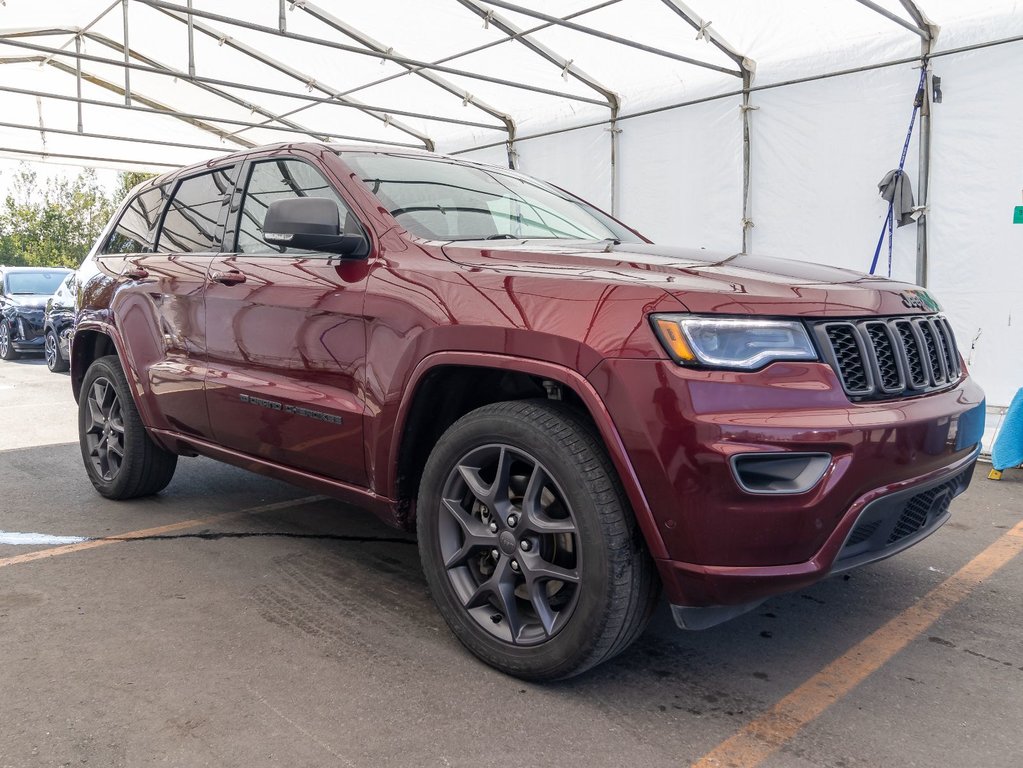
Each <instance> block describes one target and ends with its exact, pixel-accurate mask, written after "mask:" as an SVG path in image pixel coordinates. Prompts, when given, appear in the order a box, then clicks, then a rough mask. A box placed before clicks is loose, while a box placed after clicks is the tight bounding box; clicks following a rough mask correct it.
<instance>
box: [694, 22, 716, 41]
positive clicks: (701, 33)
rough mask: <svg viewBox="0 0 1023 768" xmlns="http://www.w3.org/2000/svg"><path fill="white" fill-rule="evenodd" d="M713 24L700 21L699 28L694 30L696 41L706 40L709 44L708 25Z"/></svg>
mask: <svg viewBox="0 0 1023 768" xmlns="http://www.w3.org/2000/svg"><path fill="white" fill-rule="evenodd" d="M713 23H714V22H713V21H701V22H700V28H699V29H698V30H696V39H697V40H706V41H707V42H708V43H709V42H710V25H711V24H713Z"/></svg>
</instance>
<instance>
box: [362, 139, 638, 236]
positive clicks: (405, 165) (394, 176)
mask: <svg viewBox="0 0 1023 768" xmlns="http://www.w3.org/2000/svg"><path fill="white" fill-rule="evenodd" d="M342 157H343V158H344V161H345V163H347V164H348V165H349V166H351V168H352V170H353V171H355V172H356V173H357V174H358V175H359V178H361V179H362V180H363V182H365V184H366V186H368V187H369V189H370V191H371V192H372V193H373V194H374V195H376V196H377V198H378V199H379V200H380V201H381V202H382V203H383V204H384V206H385V207H386V208H387V210H388V211H389V212H390V214H391V215H392V216H393V217H394V218H395V219H397V221H398V222H399V223H400V224H401V225H402V226H403V227H405V228H406V229H407V230H408V231H409V232H411V233H412V234H414V235H417V236H419V237H424V238H428V239H430V240H488V239H489V240H497V239H513V238H514V239H534V238H545V239H546V238H557V239H569V240H618V241H623V242H630V243H638V242H641V240H640V239H639V238H637V237H636V235H634V234H633V233H632V232H630V231H629V230H627V229H626V228H625V227H623V226H622V225H621V224H618V223H617V222H616V221H613V220H612V219H610V218H609V217H608V216H605V215H604V214H602V213H601V212H600V211H598V210H597V209H596V208H594V207H593V206H591V205H589V204H588V203H585V202H583V201H582V200H579V199H578V198H575V197H572V196H571V195H569V194H567V193H565V192H562V191H560V190H558V189H555V188H554V187H551V186H549V185H547V184H544V183H543V182H540V181H537V180H535V179H530V178H528V177H525V176H521V175H519V174H517V173H515V172H513V171H503V170H502V169H500V168H495V167H490V166H479V165H472V164H467V163H461V162H458V161H457V160H452V159H450V158H444V157H429V156H424V157H417V156H412V155H388V154H381V153H368V152H366V153H363V152H344V153H342Z"/></svg>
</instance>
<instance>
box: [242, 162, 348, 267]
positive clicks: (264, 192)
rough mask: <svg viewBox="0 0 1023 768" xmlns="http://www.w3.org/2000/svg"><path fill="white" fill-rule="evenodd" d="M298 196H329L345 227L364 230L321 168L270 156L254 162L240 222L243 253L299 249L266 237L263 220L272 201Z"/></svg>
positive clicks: (344, 228) (291, 251) (296, 250)
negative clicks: (268, 239) (267, 239)
mask: <svg viewBox="0 0 1023 768" xmlns="http://www.w3.org/2000/svg"><path fill="white" fill-rule="evenodd" d="M294 197H325V198H327V199H328V200H332V201H333V202H334V203H335V204H336V205H337V207H338V214H339V221H340V222H341V227H342V231H343V232H346V233H353V232H361V231H362V229H361V226H360V225H359V222H358V219H356V218H355V214H353V213H352V212H351V210H350V209H349V208H348V206H347V205H346V204H345V202H344V200H342V199H341V197H340V196H339V195H338V193H337V192H335V191H334V188H333V187H332V186H331V184H330V182H329V181H327V179H326V178H325V177H324V176H323V174H321V173H320V172H319V171H318V170H316V169H315V168H313V166H311V165H309V164H308V163H305V162H302V161H301V160H267V161H264V162H261V163H254V164H253V166H252V172H251V173H250V174H249V183H248V186H247V187H246V189H245V199H244V200H243V201H242V211H241V222H240V223H239V226H238V245H237V251H238V252H239V253H296V252H299V250H298V249H295V248H284V247H282V246H280V245H278V244H276V243H274V244H270V243H267V242H266V241H265V240H264V239H263V220H264V219H265V218H266V211H267V209H268V208H269V207H270V204H271V203H273V202H276V201H278V200H287V199H289V198H294Z"/></svg>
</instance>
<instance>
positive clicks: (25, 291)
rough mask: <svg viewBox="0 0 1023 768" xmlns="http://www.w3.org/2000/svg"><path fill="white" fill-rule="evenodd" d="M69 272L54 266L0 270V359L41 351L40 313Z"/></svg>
mask: <svg viewBox="0 0 1023 768" xmlns="http://www.w3.org/2000/svg"><path fill="white" fill-rule="evenodd" d="M70 272H71V270H69V269H60V268H54V267H0V359H2V360H15V359H17V357H18V356H19V355H20V354H21V353H22V352H41V351H42V350H43V345H44V338H45V337H44V334H43V312H44V308H45V306H46V301H47V299H49V298H50V296H52V295H53V292H54V291H56V290H57V288H58V287H59V286H60V284H61V283H62V282H63V281H64V279H65V278H66V277H67V276H68V274H69V273H70Z"/></svg>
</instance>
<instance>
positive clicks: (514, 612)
mask: <svg viewBox="0 0 1023 768" xmlns="http://www.w3.org/2000/svg"><path fill="white" fill-rule="evenodd" d="M417 509H418V513H417V515H418V530H419V551H420V556H421V559H422V563H423V569H424V571H425V574H426V579H427V582H428V583H429V586H430V592H431V594H432V595H433V598H434V601H435V602H436V603H437V606H438V608H439V610H440V612H441V614H442V615H443V616H444V619H445V621H447V623H448V626H449V627H450V628H451V630H452V632H454V634H455V636H456V637H457V638H458V639H459V640H460V641H461V642H462V644H464V645H465V646H466V648H468V649H469V650H470V651H471V652H472V653H474V654H475V655H476V656H478V657H479V658H480V659H482V660H483V661H485V662H486V663H487V664H490V665H491V666H493V667H496V668H497V669H499V670H501V671H503V672H506V673H507V674H510V675H514V676H516V677H519V678H522V679H525V680H533V681H553V680H559V679H564V678H567V677H572V676H574V675H578V674H580V673H582V672H584V671H586V670H587V669H590V668H591V667H593V666H595V665H597V664H600V663H601V662H603V661H606V660H608V659H610V658H611V657H613V656H615V655H617V654H618V653H620V652H621V651H623V650H625V648H627V647H628V646H629V645H630V644H631V643H632V642H633V641H634V640H635V639H636V638H637V637H639V635H640V634H641V633H642V631H643V629H644V628H645V627H646V624H647V622H648V621H649V619H650V615H651V614H652V613H653V609H654V606H655V605H656V601H657V597H658V595H659V592H660V581H659V579H658V578H657V575H656V573H655V570H654V565H653V562H652V560H651V558H650V556H649V554H648V552H647V550H646V546H645V542H644V541H643V538H642V536H641V534H640V532H639V530H638V527H637V525H636V521H635V518H634V517H633V515H632V511H631V509H630V508H629V505H628V501H627V500H626V498H625V494H624V491H623V490H622V488H621V484H620V482H619V481H618V477H617V474H616V473H615V470H614V468H613V467H612V465H611V462H610V460H609V459H608V457H607V454H606V452H605V451H604V449H603V446H602V445H601V443H600V441H599V439H598V438H597V437H596V436H595V435H594V433H593V432H592V428H591V427H590V426H589V424H588V423H587V422H586V421H585V420H584V419H583V418H581V417H580V416H579V415H577V413H576V412H575V411H574V410H572V409H571V408H569V407H567V406H565V405H562V404H561V403H555V402H551V401H547V400H520V401H514V402H504V403H496V404H494V405H488V406H484V407H482V408H479V409H477V410H475V411H473V412H471V413H469V414H467V415H466V416H464V417H462V418H461V419H459V420H458V421H457V422H455V424H453V425H452V426H451V427H450V428H449V429H448V430H447V431H446V432H445V433H444V435H443V436H442V437H441V439H440V440H439V441H438V442H437V445H436V446H435V447H434V449H433V452H432V453H431V454H430V457H429V460H428V461H427V463H426V468H425V470H424V473H423V479H422V483H421V485H420V492H419V499H418V503H417ZM523 542H526V543H525V544H523ZM495 555H496V556H495ZM559 577H560V578H559Z"/></svg>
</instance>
